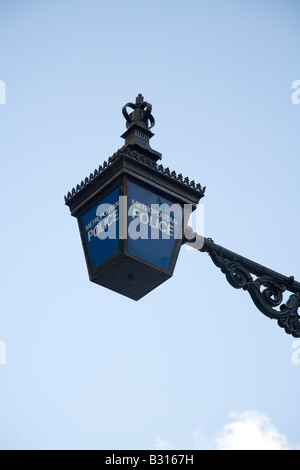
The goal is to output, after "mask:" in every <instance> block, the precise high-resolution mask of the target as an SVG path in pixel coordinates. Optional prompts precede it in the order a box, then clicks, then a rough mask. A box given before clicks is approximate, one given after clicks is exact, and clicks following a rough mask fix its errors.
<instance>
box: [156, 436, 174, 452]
mask: <svg viewBox="0 0 300 470" xmlns="http://www.w3.org/2000/svg"><path fill="white" fill-rule="evenodd" d="M170 446H171V444H170V442H169V441H167V440H166V439H161V438H160V437H157V438H156V439H155V449H156V450H169V449H170Z"/></svg>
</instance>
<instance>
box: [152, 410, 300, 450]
mask: <svg viewBox="0 0 300 470" xmlns="http://www.w3.org/2000/svg"><path fill="white" fill-rule="evenodd" d="M229 417H230V418H231V421H232V422H231V423H229V424H225V425H224V426H223V429H222V431H221V432H220V433H219V434H217V435H215V436H214V437H211V438H208V437H206V436H205V434H204V432H203V429H202V428H200V427H199V428H198V429H196V430H195V431H194V433H193V434H192V435H191V438H192V444H193V445H192V446H189V448H194V449H197V450H292V449H294V450H300V446H297V447H296V446H292V445H290V444H289V443H288V440H287V438H286V437H285V436H284V435H283V434H281V433H280V432H279V431H278V429H277V428H276V427H275V426H274V425H273V424H272V423H271V420H270V418H269V417H268V416H267V415H266V414H265V413H260V412H258V411H245V412H244V413H234V412H232V413H230V415H229ZM155 449H156V450H170V449H172V450H175V448H174V447H171V444H170V442H169V441H167V440H166V439H161V438H156V439H155ZM180 449H182V447H180Z"/></svg>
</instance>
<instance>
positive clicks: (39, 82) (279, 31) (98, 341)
mask: <svg viewBox="0 0 300 470" xmlns="http://www.w3.org/2000/svg"><path fill="white" fill-rule="evenodd" d="M299 18H300V4H299V2H298V1H296V0H295V1H292V0H287V1H283V0H281V1H273V0H272V1H271V0H269V1H268V0H263V1H247V0H244V1H242V2H241V1H226V2H225V1H221V0H219V1H217V0H213V1H210V2H204V1H202V0H201V1H200V0H186V1H185V2H182V1H176V0H175V1H171V0H159V1H158V0H154V1H152V2H140V1H139V2H138V1H135V0H127V1H117V0H112V1H111V2H104V1H102V0H100V1H96V0H85V1H84V2H83V1H81V0H80V1H76V0H75V1H74V0H72V1H70V0H63V1H61V0H60V1H58V0H52V1H48V2H39V1H37V0H27V1H26V2H24V1H20V0H19V1H18V0H1V2H0V42H1V45H2V47H1V54H0V80H3V81H4V82H5V83H6V104H5V105H0V123H1V125H0V136H1V137H0V149H1V175H2V181H1V193H2V231H1V241H2V243H1V271H0V272H1V311H0V340H1V341H2V342H5V345H6V365H0V448H2V449H16V448H17V449H29V448H34V449H46V448H62V449H64V448H71V449H73V448H74V449H76V448H84V449H88V448H98V449H117V448H118V449H154V448H159V447H165V448H173V449H189V448H201V447H202V448H222V447H226V446H227V447H230V446H231V447H233V448H238V447H239V446H243V445H244V446H246V445H250V444H251V443H252V445H253V446H257V445H258V444H257V442H259V443H260V444H261V443H263V445H264V446H265V447H268V446H269V447H272V446H273V447H274V446H275V447H276V446H277V447H279V448H286V447H292V448H295V447H298V446H299V445H300V432H299V417H300V416H299V387H300V365H298V366H297V365H296V364H294V363H293V361H292V354H293V351H294V350H293V348H292V346H293V343H294V340H293V339H292V338H291V337H289V336H287V335H286V334H285V333H284V332H283V330H281V329H280V328H278V327H277V325H276V323H273V322H271V321H270V320H268V319H267V318H265V317H264V316H263V315H262V314H261V313H260V312H258V311H257V310H256V308H255V307H254V305H253V303H252V301H251V300H250V298H249V296H248V294H247V293H245V292H240V291H236V290H234V289H232V287H231V286H230V285H229V284H228V283H227V281H226V280H225V278H224V276H223V274H222V273H220V272H219V270H218V269H217V268H216V267H215V266H214V265H213V263H212V262H211V260H210V259H209V257H208V256H207V255H205V254H201V253H197V252H195V251H189V250H185V249H183V250H182V251H181V253H180V256H179V259H178V262H177V266H176V269H175V273H174V276H173V278H172V279H170V280H169V281H168V282H166V283H165V284H163V285H162V286H160V287H159V288H158V289H156V290H155V291H153V292H152V293H150V294H149V295H148V296H146V297H145V298H143V299H142V300H141V301H139V302H137V303H136V302H133V301H131V300H129V299H127V298H124V297H121V296H118V295H117V294H115V293H113V292H110V291H108V290H105V289H104V288H101V287H99V286H97V285H94V284H92V283H90V282H89V280H88V274H87V270H86V266H85V261H84V256H83V252H82V248H81V242H80V236H79V233H78V229H77V223H76V220H75V219H74V218H72V217H71V216H70V214H69V209H68V208H67V207H66V206H65V205H64V200H63V196H64V194H66V193H67V192H68V191H69V190H70V189H71V188H72V187H73V186H74V185H76V184H77V183H79V182H80V181H81V180H82V179H83V178H84V177H85V176H87V175H89V174H90V172H91V171H93V170H94V169H95V168H97V167H98V166H99V164H101V163H102V162H103V161H104V160H107V158H108V157H109V156H110V155H112V154H113V153H114V152H115V151H116V150H117V149H118V148H120V147H121V146H122V145H123V141H122V139H120V137H119V136H120V135H121V134H122V133H123V132H124V130H125V121H124V118H123V116H122V114H121V108H122V106H123V105H124V104H125V103H126V102H128V101H133V100H134V99H135V97H136V96H137V94H138V93H142V94H143V95H144V97H145V99H146V100H148V101H149V102H151V103H152V105H153V114H154V117H155V119H156V126H155V128H154V132H155V133H156V135H155V137H153V139H152V147H153V148H154V149H155V150H158V151H159V152H161V153H162V154H163V161H162V163H163V165H164V166H165V167H167V166H169V167H170V168H171V169H172V170H173V169H175V170H176V171H177V172H178V173H179V172H181V173H182V174H184V175H185V176H189V177H190V179H194V180H196V182H200V183H201V184H202V185H203V186H207V191H206V196H205V198H204V199H203V204H204V210H205V235H206V236H209V237H212V238H213V239H214V240H215V241H216V243H219V244H221V245H223V246H225V247H227V248H229V249H231V250H233V251H236V252H238V253H240V254H242V255H244V256H246V257H248V258H251V259H253V260H255V261H257V262H259V263H262V264H264V265H266V266H268V267H270V268H272V269H274V270H277V271H279V272H281V273H283V274H286V275H294V276H295V278H296V279H297V280H300V269H299V233H300V223H299V216H298V215H299V201H300V189H299V170H300V163H299V150H300V144H299V124H300V105H295V104H293V103H292V100H291V96H292V92H293V90H292V83H293V82H294V81H295V80H300V67H299V63H300V62H299V50H300V47H299V46H300V28H299ZM2 344H3V343H2ZM233 413H234V414H233ZM243 433H244V434H245V435H246V437H247V436H248V437H249V436H250V437H249V439H248V438H247V439H248V441H249V442H250V444H249V442H248V444H247V443H246V444H245V443H244V444H243V443H242V444H241V439H242V438H241V436H243V435H244V434H243ZM247 439H246V440H247Z"/></svg>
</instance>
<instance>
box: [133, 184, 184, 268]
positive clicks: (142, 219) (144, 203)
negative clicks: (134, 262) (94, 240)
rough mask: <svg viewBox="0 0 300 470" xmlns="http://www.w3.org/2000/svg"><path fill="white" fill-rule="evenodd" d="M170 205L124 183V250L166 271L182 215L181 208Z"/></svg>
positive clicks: (145, 190)
mask: <svg viewBox="0 0 300 470" xmlns="http://www.w3.org/2000/svg"><path fill="white" fill-rule="evenodd" d="M173 204H174V203H173V202H172V201H170V200H168V199H166V198H164V197H161V196H160V195H158V194H156V193H155V192H153V191H150V190H148V189H146V188H143V187H142V186H139V185H138V184H135V183H133V182H132V181H130V182H129V184H128V207H129V214H128V251H129V253H131V254H133V255H135V256H137V257H139V258H142V259H144V260H146V261H148V262H150V263H152V264H154V265H156V266H159V267H160V268H163V269H166V270H168V269H169V266H170V262H171V259H172V255H173V251H174V249H175V245H176V241H177V239H178V236H179V234H180V233H181V225H182V216H183V210H182V207H181V206H180V205H178V204H176V206H174V205H173ZM170 208H171V211H170Z"/></svg>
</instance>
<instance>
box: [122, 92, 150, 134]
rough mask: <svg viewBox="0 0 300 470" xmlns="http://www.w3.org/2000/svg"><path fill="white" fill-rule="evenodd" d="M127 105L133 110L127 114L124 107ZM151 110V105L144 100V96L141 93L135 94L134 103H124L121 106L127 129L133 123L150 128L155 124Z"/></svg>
mask: <svg viewBox="0 0 300 470" xmlns="http://www.w3.org/2000/svg"><path fill="white" fill-rule="evenodd" d="M127 107H128V108H131V109H133V112H132V113H130V114H128V112H127V109H126V108H127ZM151 111H152V105H151V104H150V103H147V101H144V97H143V95H142V94H141V93H140V94H139V95H138V96H137V98H136V102H135V104H134V103H127V104H125V106H123V108H122V113H123V116H124V117H125V119H126V127H127V129H128V128H129V127H130V126H132V125H133V124H138V125H139V126H141V127H144V128H145V129H152V127H153V126H154V125H155V119H154V117H153V116H152V114H151ZM149 122H150V126H149Z"/></svg>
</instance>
